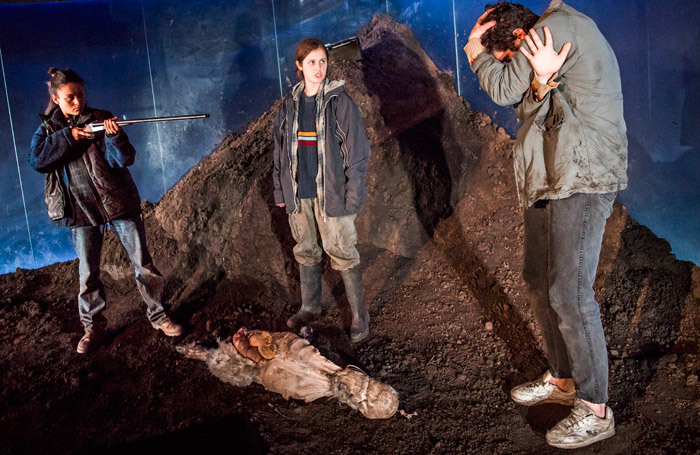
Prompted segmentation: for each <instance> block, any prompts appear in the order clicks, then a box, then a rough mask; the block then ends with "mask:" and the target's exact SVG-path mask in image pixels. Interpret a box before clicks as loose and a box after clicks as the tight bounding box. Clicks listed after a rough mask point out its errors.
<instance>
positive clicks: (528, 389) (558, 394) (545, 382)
mask: <svg viewBox="0 0 700 455" xmlns="http://www.w3.org/2000/svg"><path fill="white" fill-rule="evenodd" d="M550 379H552V374H551V373H550V372H549V370H547V371H545V373H544V374H543V375H542V376H540V377H539V378H537V379H535V380H534V381H530V382H526V383H525V384H520V385H518V386H515V387H513V389H512V390H511V391H510V397H511V398H512V399H513V401H515V402H516V403H518V404H522V405H524V406H533V405H536V404H544V403H559V404H563V405H566V406H573V404H574V400H575V399H576V390H575V389H574V390H572V391H571V392H564V391H563V390H562V389H560V388H559V387H557V386H556V385H554V384H550V383H549V380H550Z"/></svg>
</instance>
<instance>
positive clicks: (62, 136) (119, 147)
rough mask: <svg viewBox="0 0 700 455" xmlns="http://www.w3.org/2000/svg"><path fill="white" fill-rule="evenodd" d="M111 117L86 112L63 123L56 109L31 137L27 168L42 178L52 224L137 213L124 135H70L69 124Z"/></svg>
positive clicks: (87, 223) (72, 224) (88, 222)
mask: <svg viewBox="0 0 700 455" xmlns="http://www.w3.org/2000/svg"><path fill="white" fill-rule="evenodd" d="M112 117H113V115H112V113H111V112H108V111H102V110H98V109H92V108H90V107H86V108H85V110H84V111H83V113H82V114H81V115H80V116H79V117H78V118H71V119H68V118H66V117H65V116H64V115H63V113H62V112H61V110H60V109H59V108H56V109H54V110H53V111H52V112H51V114H49V118H47V119H46V120H45V121H44V123H43V124H42V125H40V126H39V128H38V129H37V130H36V132H35V133H34V137H33V138H32V144H31V148H30V152H29V164H30V165H31V166H32V167H33V168H34V169H35V170H37V171H39V172H42V173H45V174H47V179H46V182H47V185H46V194H45V197H46V204H47V208H48V209H49V217H50V218H51V219H52V220H54V221H55V222H56V223H57V224H59V225H62V226H68V227H78V226H97V225H101V224H105V223H107V222H109V221H113V220H118V219H123V218H128V217H130V216H133V215H136V214H138V213H140V210H141V197H140V195H139V192H138V189H137V188H136V184H135V183H134V180H133V178H132V177H131V173H130V172H129V170H128V169H127V168H126V167H127V166H130V165H131V164H133V163H134V157H135V155H136V152H135V150H134V147H133V146H132V145H131V143H130V142H129V137H128V136H127V135H126V133H125V132H124V131H120V132H119V133H117V134H115V135H114V136H109V135H107V134H105V132H104V131H99V132H97V133H95V137H94V138H93V139H90V140H85V139H83V140H80V141H76V140H75V138H73V135H72V134H71V124H72V125H77V126H81V127H82V126H85V125H87V124H88V123H92V122H99V121H104V120H105V119H109V118H112ZM61 198H62V200H58V199H61Z"/></svg>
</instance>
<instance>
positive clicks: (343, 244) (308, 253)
mask: <svg viewBox="0 0 700 455" xmlns="http://www.w3.org/2000/svg"><path fill="white" fill-rule="evenodd" d="M356 216H357V215H347V216H338V217H332V216H327V217H326V219H325V220H324V219H323V216H322V215H321V210H320V208H319V206H318V199H316V198H313V199H301V200H299V210H298V213H290V214H289V226H290V228H291V230H292V236H293V237H294V240H295V241H296V242H297V244H296V245H295V246H294V258H295V259H296V260H297V262H298V263H299V264H302V265H306V266H309V267H310V266H313V265H316V264H318V263H320V262H321V252H322V250H321V247H320V246H319V245H318V234H321V244H322V245H323V251H325V252H326V254H328V256H329V257H330V258H331V267H332V268H333V270H347V269H350V268H353V267H355V266H356V265H357V264H359V263H360V253H359V252H358V251H357V248H356V247H355V244H356V243H357V230H356V229H355V217H356Z"/></svg>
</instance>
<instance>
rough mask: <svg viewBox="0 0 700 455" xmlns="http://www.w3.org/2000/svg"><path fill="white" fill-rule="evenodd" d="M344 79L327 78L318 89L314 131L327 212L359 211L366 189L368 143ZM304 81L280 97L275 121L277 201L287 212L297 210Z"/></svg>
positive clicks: (318, 184) (319, 182)
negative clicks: (298, 144)
mask: <svg viewBox="0 0 700 455" xmlns="http://www.w3.org/2000/svg"><path fill="white" fill-rule="evenodd" d="M344 84H345V81H329V80H327V79H324V81H323V83H322V85H321V88H320V89H319V92H318V94H317V95H316V135H317V144H318V145H317V147H318V163H319V172H318V174H317V176H316V187H317V192H316V194H317V197H318V200H319V206H320V207H321V211H322V215H323V216H324V217H326V216H331V217H338V216H346V215H353V214H357V213H359V212H360V210H361V209H362V203H363V202H364V200H365V197H366V195H367V187H366V186H365V175H366V174H367V167H368V165H369V157H370V147H369V141H368V140H367V135H366V133H365V128H364V125H363V124H362V114H361V113H360V110H359V108H358V107H357V105H356V104H355V103H354V102H353V101H352V99H351V98H350V96H349V95H348V94H347V93H346V92H345V87H344ZM303 90H304V82H303V81H302V82H300V83H298V84H297V85H295V86H294V88H293V89H292V91H291V92H290V93H288V94H287V95H286V96H285V97H284V100H283V102H282V106H281V108H280V110H279V112H278V113H277V115H276V117H275V120H274V123H273V133H274V138H275V150H274V168H273V171H272V178H273V182H274V188H275V204H277V205H279V204H285V205H286V208H287V213H292V212H295V211H297V210H298V207H299V204H298V199H297V182H296V174H297V165H298V161H297V160H298V153H297V151H298V146H297V132H298V129H299V122H298V113H299V100H300V95H301V93H302V91H303Z"/></svg>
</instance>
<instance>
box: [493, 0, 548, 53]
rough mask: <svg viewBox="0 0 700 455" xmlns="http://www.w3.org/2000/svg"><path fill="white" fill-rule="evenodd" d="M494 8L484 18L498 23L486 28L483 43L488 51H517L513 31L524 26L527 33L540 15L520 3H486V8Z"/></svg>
mask: <svg viewBox="0 0 700 455" xmlns="http://www.w3.org/2000/svg"><path fill="white" fill-rule="evenodd" d="M491 8H493V11H491V12H490V13H489V15H488V16H486V18H485V19H484V22H490V21H496V25H494V26H493V27H491V28H490V29H488V30H486V32H485V33H484V34H483V35H482V36H481V44H483V45H484V47H485V48H486V51H487V52H492V51H494V50H497V51H508V50H511V51H516V50H517V48H516V47H515V39H516V37H515V35H513V31H514V30H516V29H518V28H522V29H523V30H524V31H525V33H527V32H529V31H530V29H531V28H532V27H534V26H535V23H537V21H538V20H539V19H540V17H539V16H538V15H537V14H535V13H533V12H532V11H530V10H529V9H527V8H525V7H524V6H523V5H521V4H520V3H510V2H506V1H500V2H498V3H495V4H493V5H486V9H487V10H489V9H491Z"/></svg>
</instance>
